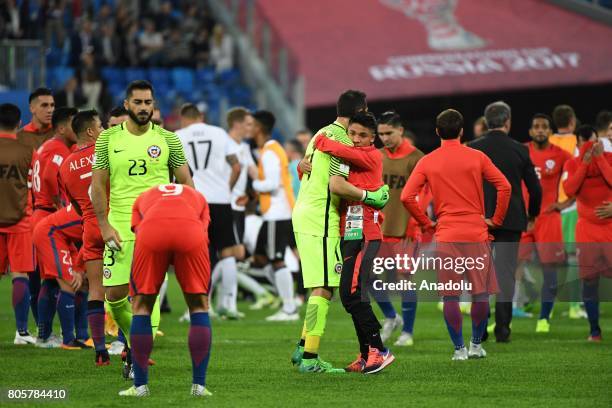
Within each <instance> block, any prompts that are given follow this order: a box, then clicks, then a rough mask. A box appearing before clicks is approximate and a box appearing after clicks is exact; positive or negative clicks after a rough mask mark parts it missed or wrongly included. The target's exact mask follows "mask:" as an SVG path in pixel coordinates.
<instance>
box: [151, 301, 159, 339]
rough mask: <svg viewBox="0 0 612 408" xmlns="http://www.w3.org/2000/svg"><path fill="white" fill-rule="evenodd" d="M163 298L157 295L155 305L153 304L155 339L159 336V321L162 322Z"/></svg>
mask: <svg viewBox="0 0 612 408" xmlns="http://www.w3.org/2000/svg"><path fill="white" fill-rule="evenodd" d="M160 306H161V298H160V297H159V295H157V298H156V299H155V303H154V304H153V310H152V311H151V331H152V333H153V339H155V336H156V335H157V328H158V327H159V321H160V320H161V311H160V309H159V308H160Z"/></svg>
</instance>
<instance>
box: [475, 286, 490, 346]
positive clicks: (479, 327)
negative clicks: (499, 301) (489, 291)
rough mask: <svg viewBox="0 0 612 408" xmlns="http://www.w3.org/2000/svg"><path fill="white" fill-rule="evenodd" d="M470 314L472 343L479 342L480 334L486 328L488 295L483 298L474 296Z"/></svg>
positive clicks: (480, 339) (482, 333) (481, 334)
mask: <svg viewBox="0 0 612 408" xmlns="http://www.w3.org/2000/svg"><path fill="white" fill-rule="evenodd" d="M470 314H471V316H472V343H474V344H480V343H481V342H482V336H483V335H484V332H485V330H486V329H487V316H488V315H489V300H488V296H487V297H486V298H485V299H476V298H474V300H473V301H472V308H471V310H470Z"/></svg>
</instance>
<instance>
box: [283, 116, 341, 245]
mask: <svg viewBox="0 0 612 408" xmlns="http://www.w3.org/2000/svg"><path fill="white" fill-rule="evenodd" d="M316 135H317V136H318V135H325V136H326V137H328V138H330V139H332V140H335V141H337V142H340V143H343V144H345V145H347V146H352V145H353V142H352V141H351V139H349V137H348V135H347V133H346V129H345V128H344V126H342V125H341V124H340V123H338V122H334V123H332V124H331V125H328V126H325V127H324V128H323V129H321V130H319V131H318V132H317V133H316ZM317 136H315V137H313V138H312V140H311V141H310V143H309V144H308V147H307V148H306V158H308V159H309V160H310V162H311V164H312V171H311V173H310V174H304V176H303V177H302V182H301V184H300V191H299V193H298V197H297V200H296V202H295V206H294V207H293V215H292V220H293V230H294V231H295V232H296V233H302V234H308V235H313V236H317V237H339V236H340V213H339V211H338V207H339V205H340V196H338V195H336V194H332V192H331V191H330V190H329V178H330V176H334V175H337V176H342V177H344V178H348V175H349V170H350V168H349V166H348V165H347V164H346V163H344V162H342V160H340V159H338V158H337V157H334V156H331V155H329V154H327V153H323V152H321V151H318V150H316V149H315V147H314V140H315V138H316V137H317Z"/></svg>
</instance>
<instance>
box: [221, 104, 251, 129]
mask: <svg viewBox="0 0 612 408" xmlns="http://www.w3.org/2000/svg"><path fill="white" fill-rule="evenodd" d="M250 114H251V112H249V110H248V109H247V108H243V107H241V106H238V107H236V108H232V109H230V110H229V111H228V112H227V117H226V120H227V128H228V129H231V128H232V127H233V126H234V123H236V122H242V121H244V119H245V118H246V117H247V116H249V115H250Z"/></svg>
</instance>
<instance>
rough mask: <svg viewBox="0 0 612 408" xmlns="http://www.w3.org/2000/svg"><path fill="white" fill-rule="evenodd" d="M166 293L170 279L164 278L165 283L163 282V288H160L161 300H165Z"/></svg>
mask: <svg viewBox="0 0 612 408" xmlns="http://www.w3.org/2000/svg"><path fill="white" fill-rule="evenodd" d="M166 276H167V275H166ZM166 293H168V279H164V283H162V285H161V288H159V299H160V302H163V300H164V296H166Z"/></svg>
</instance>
